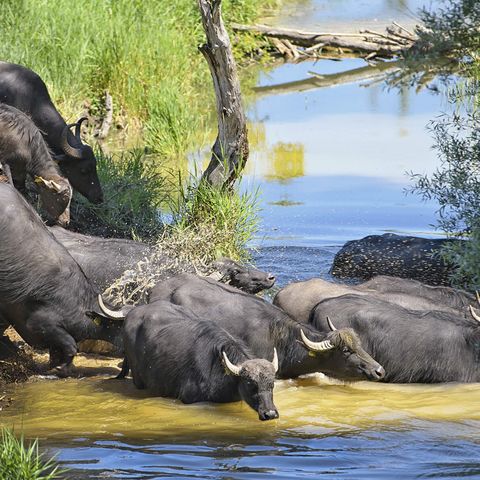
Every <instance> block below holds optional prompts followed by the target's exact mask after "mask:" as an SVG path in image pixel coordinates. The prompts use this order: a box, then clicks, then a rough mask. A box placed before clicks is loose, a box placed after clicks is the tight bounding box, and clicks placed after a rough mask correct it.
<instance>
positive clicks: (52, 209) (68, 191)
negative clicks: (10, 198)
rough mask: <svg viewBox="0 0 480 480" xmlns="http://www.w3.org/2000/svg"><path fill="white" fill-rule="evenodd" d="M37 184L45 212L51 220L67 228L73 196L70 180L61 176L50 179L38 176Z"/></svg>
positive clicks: (52, 176)
mask: <svg viewBox="0 0 480 480" xmlns="http://www.w3.org/2000/svg"><path fill="white" fill-rule="evenodd" d="M35 183H36V185H37V188H38V192H39V195H40V204H41V207H42V208H43V210H45V212H46V213H47V215H48V217H49V218H50V219H51V220H53V221H54V222H56V223H58V224H59V225H61V226H62V227H66V226H67V225H68V224H69V223H70V202H71V200H72V195H73V190H72V187H71V186H70V183H69V182H68V180H67V179H66V178H63V177H61V176H60V175H50V177H49V178H44V177H40V176H37V177H35Z"/></svg>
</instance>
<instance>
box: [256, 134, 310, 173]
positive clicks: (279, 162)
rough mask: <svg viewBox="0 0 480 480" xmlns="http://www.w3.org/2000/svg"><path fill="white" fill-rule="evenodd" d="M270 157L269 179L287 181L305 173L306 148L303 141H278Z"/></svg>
mask: <svg viewBox="0 0 480 480" xmlns="http://www.w3.org/2000/svg"><path fill="white" fill-rule="evenodd" d="M268 157H269V164H268V167H267V171H266V174H265V177H266V179H267V180H280V181H287V180H290V179H292V178H297V177H303V176H304V175H305V149H304V146H303V144H301V143H284V142H277V143H276V144H275V145H273V147H272V149H271V151H270V152H269V155H268Z"/></svg>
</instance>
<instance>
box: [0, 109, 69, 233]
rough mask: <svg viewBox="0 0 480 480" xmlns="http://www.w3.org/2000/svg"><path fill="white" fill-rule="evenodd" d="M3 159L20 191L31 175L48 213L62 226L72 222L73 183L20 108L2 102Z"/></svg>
mask: <svg viewBox="0 0 480 480" xmlns="http://www.w3.org/2000/svg"><path fill="white" fill-rule="evenodd" d="M0 162H1V163H2V164H3V165H4V169H5V171H6V172H7V170H8V177H11V180H12V182H13V184H14V185H15V187H16V188H17V189H18V190H20V191H21V192H25V182H26V179H27V175H29V176H30V177H31V178H32V179H33V180H34V181H35V184H36V185H37V188H38V191H39V195H40V202H41V205H42V207H43V209H44V210H45V212H46V213H47V215H48V216H49V217H50V218H51V219H52V220H54V221H56V222H58V223H60V224H62V225H67V224H68V223H69V221H70V201H71V199H72V187H70V183H69V182H68V180H67V179H65V178H64V177H62V175H61V173H60V170H59V168H58V165H57V164H56V163H55V161H54V160H53V159H52V157H51V155H50V152H49V151H48V148H47V145H46V144H45V141H44V140H43V137H42V135H41V133H40V131H39V130H38V128H37V127H36V126H35V125H34V123H33V122H32V121H31V120H30V119H29V118H28V117H27V116H26V115H25V114H24V113H22V112H21V111H20V110H17V109H16V108H14V107H11V106H9V105H5V104H1V103H0ZM9 179H10V178H9Z"/></svg>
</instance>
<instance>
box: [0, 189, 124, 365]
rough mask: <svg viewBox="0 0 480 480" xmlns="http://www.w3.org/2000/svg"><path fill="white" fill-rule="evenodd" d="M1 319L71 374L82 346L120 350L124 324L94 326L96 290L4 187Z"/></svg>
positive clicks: (0, 206)
mask: <svg viewBox="0 0 480 480" xmlns="http://www.w3.org/2000/svg"><path fill="white" fill-rule="evenodd" d="M0 245H1V248H0V317H1V318H2V319H3V320H4V321H5V322H8V324H11V325H13V327H14V328H15V329H16V330H17V332H18V333H19V334H20V335H21V336H22V337H23V339H24V340H25V341H26V342H28V343H29V344H30V345H32V346H36V347H44V348H48V349H49V350H50V362H51V366H52V367H59V373H62V374H67V373H68V371H69V369H70V366H71V362H72V359H73V357H74V355H75V354H76V352H77V344H76V342H77V341H80V340H83V339H88V338H92V339H102V340H107V341H110V342H115V343H117V344H118V345H121V343H122V340H121V335H120V328H121V324H120V323H119V322H117V323H115V322H97V323H95V322H93V321H92V320H91V319H90V318H88V317H87V315H86V312H87V311H93V312H98V311H99V305H98V300H97V291H96V290H95V289H94V287H93V286H92V285H91V284H90V282H89V281H88V280H87V278H86V277H85V274H84V273H83V271H82V269H81V268H80V267H79V266H78V264H77V263H76V262H75V260H74V259H73V258H72V257H71V256H70V254H69V253H68V252H67V250H66V249H65V248H64V247H63V246H62V245H60V244H59V243H58V242H57V241H56V240H55V238H54V237H53V236H52V235H51V234H50V233H49V232H48V230H47V229H46V228H45V226H44V224H43V223H42V221H41V219H40V217H39V216H38V215H37V213H36V212H35V211H34V210H33V209H32V208H31V207H30V205H28V203H27V202H26V201H25V200H24V199H23V197H22V196H21V195H20V194H19V193H18V192H17V190H16V189H15V188H13V187H12V186H11V185H9V184H6V183H0Z"/></svg>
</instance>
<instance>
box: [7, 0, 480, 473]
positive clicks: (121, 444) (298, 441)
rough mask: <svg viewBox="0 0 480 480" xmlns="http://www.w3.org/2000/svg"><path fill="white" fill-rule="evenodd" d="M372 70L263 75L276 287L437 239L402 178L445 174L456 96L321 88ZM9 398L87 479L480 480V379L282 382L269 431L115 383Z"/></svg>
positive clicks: (268, 262) (262, 158) (26, 424)
mask: <svg viewBox="0 0 480 480" xmlns="http://www.w3.org/2000/svg"><path fill="white" fill-rule="evenodd" d="M287 3H288V2H287ZM420 3H421V2H417V1H413V2H408V1H405V2H400V1H398V2H395V1H391V2H390V1H380V0H378V1H372V2H370V1H369V2H363V1H359V2H353V1H349V0H346V1H335V2H334V1H328V2H327V1H323V0H317V1H312V2H292V3H291V5H290V7H288V5H287V10H286V11H285V13H284V14H282V15H283V17H282V16H280V19H279V20H278V23H281V24H283V25H286V24H287V25H286V26H288V25H290V26H293V27H296V26H298V25H302V26H303V27H304V28H305V29H308V28H310V27H311V26H319V25H320V26H323V25H327V26H328V25H335V26H337V24H341V25H343V27H344V28H346V29H349V28H351V26H352V24H354V23H356V22H358V23H362V22H365V23H369V22H373V23H375V22H380V21H384V20H389V19H390V18H391V17H392V18H398V19H400V20H405V18H409V17H410V12H411V10H412V9H415V8H416V7H417V6H419V4H420ZM293 5H295V7H293ZM288 8H290V10H288ZM399 12H400V13H401V15H400V16H398V15H397V14H399ZM322 22H323V23H322ZM364 66H365V64H364V62H362V61H361V60H346V61H343V62H333V61H321V62H317V63H302V64H299V65H284V66H280V67H278V68H276V69H272V70H269V71H265V72H264V73H262V74H261V76H260V79H259V82H258V87H259V88H258V93H257V95H258V96H257V99H256V101H255V102H254V103H253V104H252V105H251V106H250V107H249V110H248V116H249V120H250V138H251V147H252V154H251V158H250V160H249V164H248V178H247V179H246V182H244V185H245V187H246V188H251V187H252V186H255V185H259V186H260V187H261V191H262V196H261V203H262V208H263V211H262V220H263V225H262V229H261V232H260V234H259V235H258V237H257V239H256V240H255V242H254V245H253V246H257V247H259V250H258V252H257V253H255V256H256V260H257V263H258V265H259V266H260V267H262V268H264V269H266V270H269V271H272V272H275V273H276V275H277V276H278V279H279V284H285V283H287V282H289V281H292V280H298V279H303V278H310V277H313V276H323V277H328V269H329V267H330V265H331V261H332V259H333V256H334V254H335V252H336V251H337V250H338V249H339V248H340V246H341V245H342V244H343V243H344V242H345V241H346V240H350V239H353V238H360V237H362V236H364V235H367V234H372V233H379V234H381V233H384V232H387V231H395V232H403V233H414V234H424V235H427V236H431V235H434V232H433V231H432V228H431V224H433V223H434V221H435V215H434V212H435V209H436V208H437V206H436V205H435V204H434V203H427V204H425V203H422V202H420V201H419V199H418V198H417V197H415V196H406V195H405V194H404V189H405V188H406V187H408V186H409V185H410V184H411V183H410V180H409V178H408V176H406V175H405V172H406V171H414V172H419V173H428V172H432V171H433V169H435V168H436V166H437V160H436V156H435V154H434V152H432V150H431V148H430V147H431V144H432V140H431V138H430V135H429V133H428V132H427V131H426V128H425V127H426V125H427V123H428V122H429V120H431V119H432V118H434V117H435V116H436V115H438V114H439V113H440V112H442V111H443V110H444V109H446V108H447V106H446V104H445V101H444V98H443V97H442V95H439V94H436V93H435V91H434V90H435V88H434V87H435V81H432V85H430V86H431V87H433V88H430V89H428V88H427V89H423V90H422V91H420V92H418V93H417V92H416V91H415V89H414V88H412V89H405V88H404V89H400V90H399V89H391V90H389V89H387V88H386V87H385V85H384V84H383V83H382V82H380V83H378V82H377V83H376V82H372V79H370V80H368V81H363V82H362V81H358V80H352V81H348V79H347V80H345V79H344V77H343V76H340V82H339V85H338V86H336V87H334V88H332V87H331V88H321V87H318V86H317V87H316V86H315V85H312V82H311V77H312V74H311V73H310V72H312V71H313V72H315V73H317V74H320V75H324V76H326V75H332V74H333V75H334V74H337V73H341V72H345V71H347V70H352V69H357V68H362V67H364ZM327 78H331V77H327ZM271 87H273V88H271ZM400 361H401V359H400ZM432 361H433V359H432ZM10 393H11V394H12V395H13V396H14V397H15V398H16V400H15V402H14V403H13V405H12V406H11V407H9V408H7V409H6V410H5V411H3V412H2V413H1V417H0V420H1V422H2V423H3V424H5V425H12V424H13V425H15V426H16V427H18V428H22V429H23V430H24V431H25V434H26V435H27V436H31V437H33V436H38V437H40V438H41V444H42V445H43V446H44V447H46V448H47V449H48V450H49V452H50V453H56V454H57V456H58V457H57V458H58V460H59V461H60V462H61V463H62V464H63V465H65V466H67V467H69V468H71V469H72V474H71V475H70V478H74V479H87V478H88V479H93V478H95V479H97V478H98V479H101V478H102V479H103V478H118V479H153V478H225V479H227V478H228V479H242V478H251V479H261V478H288V479H290V478H319V477H322V478H342V479H343V478H351V479H360V478H364V479H372V478H382V479H392V478H427V477H428V478H457V477H464V478H480V435H479V431H480V385H442V386H428V385H425V386H421V385H411V386H402V385H383V384H374V383H367V382H361V383H358V384H351V385H332V384H329V383H328V382H327V383H326V381H325V379H322V378H320V377H319V376H316V377H313V378H309V379H302V380H297V381H282V382H277V384H276V387H275V402H276V405H277V407H278V410H279V412H280V419H279V420H276V421H272V422H267V423H263V422H260V421H258V420H257V417H256V414H255V413H254V412H253V411H252V410H250V409H249V407H247V406H246V405H245V404H242V403H232V404H228V405H211V404H210V405H209V404H197V405H193V406H185V405H182V404H180V403H179V402H176V401H172V400H169V399H161V398H148V397H145V395H144V394H143V393H142V392H140V391H138V390H136V389H135V388H134V387H133V386H132V385H131V383H130V382H129V381H116V380H112V379H110V378H108V377H105V376H100V377H98V376H97V377H91V378H85V379H81V380H50V381H45V380H39V381H36V382H33V383H28V384H26V385H21V386H17V387H15V388H12V391H11V392H10Z"/></svg>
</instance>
